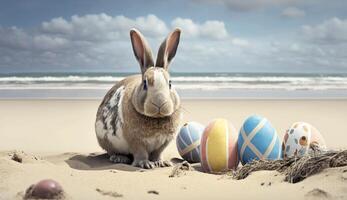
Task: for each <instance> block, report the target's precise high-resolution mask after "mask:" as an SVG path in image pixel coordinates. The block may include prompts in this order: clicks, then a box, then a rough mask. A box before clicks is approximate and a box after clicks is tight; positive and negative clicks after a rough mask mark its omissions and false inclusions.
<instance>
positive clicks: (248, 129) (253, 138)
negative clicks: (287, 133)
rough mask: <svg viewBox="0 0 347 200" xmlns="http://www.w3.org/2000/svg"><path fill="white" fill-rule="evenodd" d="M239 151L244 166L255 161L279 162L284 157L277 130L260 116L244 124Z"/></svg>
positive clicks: (238, 143)
mask: <svg viewBox="0 0 347 200" xmlns="http://www.w3.org/2000/svg"><path fill="white" fill-rule="evenodd" d="M237 150H238V154H239V158H240V160H241V163H242V164H243V165H244V164H246V163H248V162H250V161H252V160H254V159H256V160H277V159H280V158H281V155H282V153H281V143H280V140H279V137H278V135H277V132H276V129H275V128H274V127H273V126H272V125H271V123H270V122H269V121H268V120H267V119H266V118H264V117H261V116H259V115H252V116H250V117H248V118H247V119H246V121H245V122H244V123H243V125H242V127H241V129H240V133H239V137H238V141H237Z"/></svg>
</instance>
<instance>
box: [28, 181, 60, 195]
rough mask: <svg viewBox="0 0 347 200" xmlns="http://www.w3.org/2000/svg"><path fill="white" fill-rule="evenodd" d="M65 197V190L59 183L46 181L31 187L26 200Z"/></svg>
mask: <svg viewBox="0 0 347 200" xmlns="http://www.w3.org/2000/svg"><path fill="white" fill-rule="evenodd" d="M63 195H64V191H63V188H62V187H61V185H60V184H59V183H58V182H56V181H54V180H52V179H45V180H41V181H39V182H38V183H36V184H33V185H31V186H30V187H29V188H28V189H27V190H26V192H25V198H24V199H62V198H63Z"/></svg>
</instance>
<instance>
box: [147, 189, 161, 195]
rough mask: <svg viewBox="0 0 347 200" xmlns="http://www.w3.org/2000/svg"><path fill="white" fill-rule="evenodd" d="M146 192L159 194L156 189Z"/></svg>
mask: <svg viewBox="0 0 347 200" xmlns="http://www.w3.org/2000/svg"><path fill="white" fill-rule="evenodd" d="M147 193H148V194H155V195H159V192H158V191H156V190H149V191H148V192H147Z"/></svg>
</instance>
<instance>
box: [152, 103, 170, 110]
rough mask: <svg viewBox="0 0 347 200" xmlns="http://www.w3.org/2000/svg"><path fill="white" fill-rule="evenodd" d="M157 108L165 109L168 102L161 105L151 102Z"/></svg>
mask: <svg viewBox="0 0 347 200" xmlns="http://www.w3.org/2000/svg"><path fill="white" fill-rule="evenodd" d="M151 103H152V104H153V105H154V106H155V107H157V108H159V109H160V108H161V107H163V106H164V105H165V104H166V103H167V101H165V102H163V103H161V104H156V103H154V102H153V101H152V102H151Z"/></svg>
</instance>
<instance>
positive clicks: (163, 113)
mask: <svg viewBox="0 0 347 200" xmlns="http://www.w3.org/2000/svg"><path fill="white" fill-rule="evenodd" d="M180 33H181V31H180V29H175V30H174V31H173V32H171V33H170V34H169V36H168V37H167V38H166V39H165V40H164V42H163V43H162V44H161V46H160V48H159V51H158V55H157V61H156V63H155V65H154V62H153V58H152V52H151V49H150V47H149V46H148V44H147V42H146V40H145V38H144V36H143V35H142V34H141V33H140V32H139V31H138V30H136V29H132V30H131V31H130V38H131V42H132V47H133V51H134V54H135V57H136V59H137V60H138V62H139V64H140V67H141V72H142V74H141V75H134V76H130V77H127V78H125V79H123V80H122V81H120V82H118V83H117V84H115V85H114V86H113V87H112V88H111V89H110V90H109V91H108V93H107V94H106V96H105V97H104V99H103V101H102V103H101V105H100V106H99V109H98V112H97V117H96V122H95V131H96V136H97V139H98V142H99V144H100V146H101V147H102V148H103V149H104V150H106V151H107V153H108V154H109V155H110V160H111V161H112V162H115V163H128V164H130V163H132V165H133V166H137V167H142V168H154V167H165V166H170V165H171V163H170V162H169V161H164V160H162V156H161V154H162V152H163V150H164V149H165V148H166V146H167V145H168V144H169V143H170V141H171V140H172V139H173V138H174V136H175V134H176V132H177V129H178V126H179V124H180V119H181V110H180V98H179V96H178V94H177V93H176V91H175V89H174V88H173V87H172V86H171V81H170V74H169V71H168V66H169V63H170V61H171V60H172V59H173V57H174V56H175V54H176V50H177V47H178V44H179V39H180Z"/></svg>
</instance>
